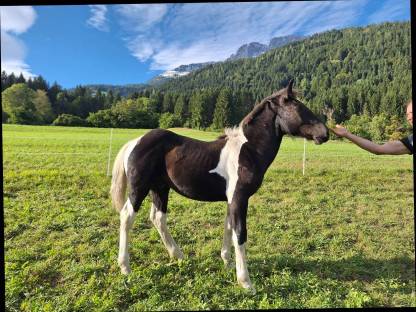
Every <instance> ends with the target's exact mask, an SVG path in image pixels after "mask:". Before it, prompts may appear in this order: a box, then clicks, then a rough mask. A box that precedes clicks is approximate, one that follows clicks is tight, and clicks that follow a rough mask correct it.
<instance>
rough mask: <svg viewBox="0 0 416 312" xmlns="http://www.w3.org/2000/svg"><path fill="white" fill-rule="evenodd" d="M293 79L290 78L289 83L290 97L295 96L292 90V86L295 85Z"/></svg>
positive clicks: (288, 94) (288, 93)
mask: <svg viewBox="0 0 416 312" xmlns="http://www.w3.org/2000/svg"><path fill="white" fill-rule="evenodd" d="M293 82H294V81H293V79H290V81H289V84H288V85H287V88H286V89H287V96H288V97H293V90H292V87H293Z"/></svg>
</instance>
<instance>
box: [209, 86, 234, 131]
mask: <svg viewBox="0 0 416 312" xmlns="http://www.w3.org/2000/svg"><path fill="white" fill-rule="evenodd" d="M230 125H231V90H230V89H229V88H223V89H221V91H220V94H219V95H218V98H217V103H216V106H215V111H214V119H213V121H212V128H214V129H223V128H224V127H229V126H230Z"/></svg>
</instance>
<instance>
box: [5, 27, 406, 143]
mask: <svg viewBox="0 0 416 312" xmlns="http://www.w3.org/2000/svg"><path fill="white" fill-rule="evenodd" d="M410 42H411V36H410V22H397V23H383V24H376V25H370V26H366V27H355V28H346V29H342V30H331V31H326V32H323V33H319V34H315V35H313V36H310V37H308V38H306V39H304V40H301V41H297V42H293V43H290V44H288V45H286V46H283V47H279V48H276V49H273V50H270V51H268V52H266V53H264V54H262V55H260V56H258V57H256V58H248V59H240V60H234V61H226V62H220V63H215V64H212V65H209V66H207V67H205V68H202V69H200V70H197V71H195V72H192V73H190V74H189V75H187V76H183V77H179V78H175V79H171V80H169V81H167V82H165V83H164V84H162V85H160V86H157V87H156V86H148V87H145V86H143V85H140V87H138V89H137V91H134V89H132V88H130V89H129V90H130V93H129V94H128V95H123V96H122V95H120V93H117V92H113V90H108V91H104V90H100V89H99V88H98V90H97V89H91V88H89V87H87V86H77V87H76V88H74V89H71V90H66V89H63V88H62V87H61V86H60V85H59V84H58V83H57V82H54V83H53V84H52V85H51V86H50V85H49V83H48V82H46V81H45V79H43V78H42V76H37V77H34V78H33V79H32V78H31V79H25V78H24V77H23V76H22V75H20V76H15V75H14V74H11V75H8V74H7V73H5V72H4V71H3V72H2V73H1V90H2V122H3V123H5V122H6V123H18V124H53V125H72V126H93V127H121V128H155V127H163V128H169V127H189V128H197V129H212V130H218V129H222V128H224V127H227V126H232V125H236V124H238V122H239V121H240V120H241V119H242V117H243V116H244V115H245V114H246V113H247V112H248V111H250V110H251V109H252V107H253V106H254V105H255V103H257V102H259V101H260V100H261V99H262V98H264V97H265V96H267V95H269V94H271V93H272V92H274V91H276V90H279V89H280V88H283V87H285V86H286V85H287V83H288V81H289V80H290V79H291V78H293V79H294V80H295V88H296V89H297V90H298V91H299V93H300V96H299V99H300V100H301V101H303V102H304V103H305V104H306V105H307V106H308V107H309V108H310V109H311V110H312V111H313V112H314V113H316V114H317V115H318V116H320V117H321V118H322V119H323V120H324V121H326V122H328V124H329V125H331V124H335V123H343V124H345V125H348V126H349V128H350V130H351V131H355V133H356V134H358V135H362V136H364V137H368V138H373V139H375V140H378V141H383V140H389V139H396V138H398V137H400V136H402V135H403V134H404V133H405V132H406V131H409V126H408V125H407V124H406V122H405V119H404V110H405V108H404V104H405V103H406V102H408V101H409V100H410V99H411V91H412V89H411V85H412V84H411V72H412V71H411V69H412V62H411V61H412V60H411V50H410V47H411V45H410Z"/></svg>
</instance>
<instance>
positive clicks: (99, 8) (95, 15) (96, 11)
mask: <svg viewBox="0 0 416 312" xmlns="http://www.w3.org/2000/svg"><path fill="white" fill-rule="evenodd" d="M89 7H90V9H91V14H92V16H91V17H90V18H89V19H88V20H87V24H88V25H90V26H91V27H94V28H96V29H98V30H100V31H109V30H110V29H109V26H108V23H107V18H106V14H107V7H106V6H105V5H90V6H89Z"/></svg>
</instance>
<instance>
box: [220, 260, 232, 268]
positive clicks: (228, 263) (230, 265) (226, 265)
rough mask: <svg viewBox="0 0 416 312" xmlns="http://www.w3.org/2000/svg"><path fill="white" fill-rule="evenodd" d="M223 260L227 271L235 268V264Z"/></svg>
mask: <svg viewBox="0 0 416 312" xmlns="http://www.w3.org/2000/svg"><path fill="white" fill-rule="evenodd" d="M222 260H223V261H224V267H225V268H226V269H232V268H233V264H232V263H231V261H230V260H224V259H222Z"/></svg>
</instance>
